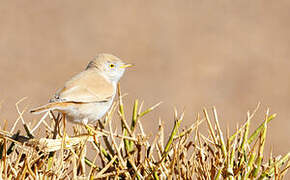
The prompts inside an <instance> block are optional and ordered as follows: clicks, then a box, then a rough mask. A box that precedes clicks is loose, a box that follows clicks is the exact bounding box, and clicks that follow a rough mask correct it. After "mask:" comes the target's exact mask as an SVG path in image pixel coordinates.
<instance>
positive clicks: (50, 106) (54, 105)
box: [30, 102, 73, 114]
mask: <svg viewBox="0 0 290 180" xmlns="http://www.w3.org/2000/svg"><path fill="white" fill-rule="evenodd" d="M72 104H73V103H71V102H53V103H48V104H46V105H43V106H40V107H37V108H34V109H31V110H30V113H33V114H40V113H43V112H47V111H50V110H55V109H63V108H65V107H67V106H69V105H72Z"/></svg>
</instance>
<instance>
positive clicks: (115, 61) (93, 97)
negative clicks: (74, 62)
mask: <svg viewBox="0 0 290 180" xmlns="http://www.w3.org/2000/svg"><path fill="white" fill-rule="evenodd" d="M130 66H132V65H131V64H125V63H124V62H122V61H121V60H120V59H119V58H118V57H116V56H113V55H111V54H99V55H97V56H96V58H95V59H94V60H92V61H90V62H89V64H88V66H87V68H86V69H85V70H84V71H82V72H80V73H79V74H77V75H75V76H73V77H72V78H71V79H70V80H68V81H67V82H66V83H65V85H64V87H63V88H62V89H60V90H59V91H57V92H56V94H55V96H54V98H52V99H51V100H50V101H49V102H50V103H48V104H46V105H44V106H41V107H38V108H35V109H32V110H31V111H30V112H31V113H43V112H47V111H50V110H54V111H58V112H61V113H63V114H64V115H65V117H66V119H67V120H68V121H70V122H73V123H81V124H87V123H93V122H95V121H96V120H98V119H100V118H102V117H103V116H104V115H105V114H106V112H107V111H108V110H109V108H110V107H111V105H112V103H113V100H114V97H115V95H116V90H117V83H118V81H119V80H120V78H121V77H122V76H123V74H124V72H125V69H126V68H127V67H130Z"/></svg>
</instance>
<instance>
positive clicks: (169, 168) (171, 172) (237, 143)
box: [0, 91, 290, 179]
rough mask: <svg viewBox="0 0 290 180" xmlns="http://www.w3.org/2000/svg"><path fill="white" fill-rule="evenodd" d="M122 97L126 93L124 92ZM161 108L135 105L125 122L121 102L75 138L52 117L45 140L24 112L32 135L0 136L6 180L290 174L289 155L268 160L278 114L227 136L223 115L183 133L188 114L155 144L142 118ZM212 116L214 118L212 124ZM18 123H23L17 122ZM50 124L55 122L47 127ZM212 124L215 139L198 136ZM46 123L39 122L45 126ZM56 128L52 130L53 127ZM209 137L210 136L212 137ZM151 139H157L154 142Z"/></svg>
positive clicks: (250, 115) (0, 169) (249, 116)
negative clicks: (116, 123)
mask: <svg viewBox="0 0 290 180" xmlns="http://www.w3.org/2000/svg"><path fill="white" fill-rule="evenodd" d="M119 92H120V91H119ZM158 105H159V104H157V105H155V106H153V107H151V108H148V109H146V110H142V106H143V103H141V105H139V101H138V100H135V103H134V106H133V113H132V117H131V123H130V124H129V123H128V119H127V118H125V112H124V108H123V100H122V96H120V94H119V99H118V103H116V104H115V105H113V107H112V108H111V111H110V112H109V113H108V115H107V116H106V117H105V118H104V119H103V120H99V121H98V122H97V125H96V126H95V127H92V126H86V127H85V128H84V127H81V126H76V127H74V134H73V135H72V136H70V137H68V136H67V135H66V133H64V131H63V126H64V124H63V123H60V122H61V116H60V115H57V116H55V115H54V114H53V113H52V112H49V113H47V114H46V115H45V117H44V118H43V120H42V121H41V123H43V124H44V125H45V127H46V137H43V138H40V139H38V138H35V137H34V135H33V133H34V131H35V130H36V131H44V129H41V126H40V127H38V125H37V127H36V128H31V127H28V126H27V124H26V123H25V121H24V119H23V118H22V114H23V111H20V110H19V108H18V106H17V110H18V113H19V118H18V121H19V120H21V122H22V124H23V126H24V128H25V129H26V135H21V134H20V131H17V132H15V127H16V126H13V129H12V130H11V131H9V132H8V131H5V130H4V129H5V126H4V127H3V128H2V130H1V132H0V138H1V140H0V143H1V144H0V156H1V161H0V162H1V166H0V172H1V177H2V179H82V178H83V179H107V178H109V179H113V178H116V179H166V178H168V179H267V178H273V179H283V177H285V174H286V172H287V169H288V168H289V165H290V163H289V158H290V157H289V156H290V153H288V154H286V155H283V156H278V157H273V156H272V155H270V157H267V159H268V160H267V162H266V160H265V159H266V157H264V147H265V139H266V133H267V126H268V123H269V122H270V121H271V120H272V119H274V118H275V116H276V114H270V113H269V111H267V112H266V113H265V119H264V121H263V122H262V123H261V125H260V126H259V127H258V128H256V130H255V131H254V132H253V133H250V131H249V128H250V125H251V121H252V120H253V117H254V115H255V113H256V112H257V110H258V107H257V108H256V109H255V110H253V112H248V114H247V120H246V122H245V124H244V125H242V126H241V127H239V128H238V129H237V131H236V132H235V133H234V134H232V135H231V136H229V135H228V136H227V137H225V136H224V134H223V132H222V130H221V128H220V124H219V120H218V115H217V112H216V109H215V108H213V109H212V110H210V111H208V110H207V109H204V110H203V115H200V116H199V115H198V116H197V118H196V120H195V122H193V123H192V125H191V126H190V127H189V128H187V129H182V128H180V126H181V122H182V120H183V117H184V116H183V115H184V114H183V113H181V114H178V113H177V112H176V111H175V116H174V124H173V128H172V131H171V134H170V135H169V136H167V135H165V134H164V125H163V123H162V122H160V123H159V125H158V127H157V126H156V129H158V133H157V134H156V135H155V136H154V138H153V140H152V141H151V140H150V138H149V137H148V135H147V134H146V132H145V130H144V129H143V128H142V118H143V116H145V115H146V114H147V113H150V111H152V110H153V109H155V108H156V107H157V106H158ZM117 108H118V110H117V112H118V115H119V117H120V120H121V122H122V125H121V127H120V130H119V132H122V133H119V134H118V133H117V132H118V131H116V130H114V129H112V125H111V124H112V114H113V113H114V112H115V111H116V109H117ZM209 117H213V119H210V118H209ZM18 121H16V123H18ZM47 122H51V123H47ZM201 123H206V124H207V127H208V128H207V129H208V133H202V132H201V131H200V130H199V125H200V124H201ZM39 124H40V123H39ZM49 124H50V125H49ZM207 134H208V135H207ZM151 139H152V138H151ZM89 144H91V145H92V147H93V148H92V151H93V152H94V154H95V158H94V159H91V160H89V159H88V158H86V151H87V146H88V145H89Z"/></svg>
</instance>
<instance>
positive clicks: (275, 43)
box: [0, 0, 290, 154]
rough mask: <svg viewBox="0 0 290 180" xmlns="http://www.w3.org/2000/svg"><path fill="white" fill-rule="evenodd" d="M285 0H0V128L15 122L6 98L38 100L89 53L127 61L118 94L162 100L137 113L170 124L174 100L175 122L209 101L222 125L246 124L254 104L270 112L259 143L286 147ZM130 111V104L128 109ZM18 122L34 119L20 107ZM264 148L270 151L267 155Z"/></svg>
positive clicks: (289, 88)
mask: <svg viewBox="0 0 290 180" xmlns="http://www.w3.org/2000/svg"><path fill="white" fill-rule="evenodd" d="M289 9H290V1H283V0H282V1H279V2H277V1H259V0H257V1H254V2H253V1H250V0H242V1H229V0H223V1H209V0H203V1H201V0H180V1H176V0H174V1H173V0H168V1H138V2H137V1H126V0H125V1H108V0H104V1H42V2H40V1H22V2H17V3H16V2H11V1H1V6H0V69H1V70H0V83H1V86H0V100H3V103H2V108H1V112H0V119H1V122H2V123H0V124H1V125H2V124H3V122H4V119H6V120H8V121H9V122H12V121H14V120H15V119H16V118H17V114H16V111H15V103H16V102H17V101H18V100H19V99H21V98H22V97H24V96H27V97H28V99H27V100H26V101H25V102H23V103H22V106H23V105H27V106H28V107H29V108H32V107H34V106H37V105H40V104H44V103H46V102H47V101H48V98H49V97H51V96H52V95H53V93H54V92H55V91H56V90H57V89H58V88H59V87H61V86H62V85H63V83H64V82H65V81H66V80H67V79H68V78H70V77H71V76H72V75H74V74H75V73H77V72H79V71H81V70H82V69H83V68H84V67H85V66H86V64H87V62H88V61H89V60H91V59H92V57H93V56H94V55H95V54H96V53H98V52H110V53H113V54H115V55H117V56H119V57H121V58H122V59H124V60H126V61H127V62H130V63H134V64H136V66H135V67H134V68H132V69H130V70H128V71H127V72H126V74H125V76H124V78H122V81H121V84H122V89H123V92H126V93H128V94H129V96H127V97H126V99H125V101H126V102H125V103H126V104H127V105H131V104H132V103H133V99H135V98H140V99H141V100H145V107H148V106H150V105H153V104H155V103H157V102H159V101H163V102H164V103H163V104H162V106H161V107H160V108H159V111H155V112H154V113H152V114H151V115H150V116H148V117H147V118H145V119H143V121H144V123H145V128H146V130H147V131H152V132H154V131H156V130H157V126H156V124H157V123H158V117H161V118H162V120H164V121H165V122H166V126H167V127H166V128H168V129H167V131H168V130H169V128H170V127H172V125H173V118H172V117H173V106H176V107H178V109H179V110H182V109H183V108H184V107H185V108H186V119H185V121H184V125H189V124H190V123H192V122H193V120H194V118H195V115H196V113H197V112H201V109H202V107H208V108H210V107H212V106H213V105H215V106H216V107H217V109H218V112H219V115H220V122H221V125H222V127H223V129H226V128H227V127H229V128H231V129H234V128H235V127H236V125H237V124H242V123H243V122H244V121H245V117H246V112H247V110H249V109H253V108H254V107H255V106H256V104H257V103H258V102H259V101H260V102H261V103H262V104H261V109H260V111H259V113H258V116H257V118H255V119H254V121H253V125H255V124H259V123H260V122H261V121H262V120H263V117H264V116H263V113H264V112H265V111H266V108H267V107H270V110H271V112H276V113H278V116H277V118H276V119H275V120H274V121H273V122H272V123H271V126H270V127H269V134H271V135H269V134H268V137H267V138H268V139H269V140H270V141H269V142H268V144H267V148H268V149H269V148H270V147H273V149H274V154H278V153H283V154H284V153H286V152H288V151H289V149H290V140H289V128H290V121H289V119H290V111H289V110H290V83H289V77H290V71H289V68H290V21H289ZM127 110H128V112H131V109H130V108H128V109H127ZM24 117H25V119H26V121H32V120H33V119H34V120H35V119H37V117H35V116H31V115H29V114H28V113H26V114H25V115H24ZM267 152H269V151H267Z"/></svg>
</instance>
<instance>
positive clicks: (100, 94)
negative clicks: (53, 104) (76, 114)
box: [52, 70, 115, 103]
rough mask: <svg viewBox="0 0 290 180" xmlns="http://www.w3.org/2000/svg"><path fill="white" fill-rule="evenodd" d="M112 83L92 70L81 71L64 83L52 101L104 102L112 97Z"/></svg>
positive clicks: (113, 89)
mask: <svg viewBox="0 0 290 180" xmlns="http://www.w3.org/2000/svg"><path fill="white" fill-rule="evenodd" d="M114 94H115V88H114V86H113V84H112V83H110V82H109V81H107V80H106V79H105V78H104V77H103V76H101V75H100V74H98V73H97V72H96V71H93V70H86V71H83V72H81V73H79V74H77V75H76V76H74V77H73V78H72V79H71V80H69V81H67V82H66V83H65V86H64V87H63V88H62V89H60V90H59V91H58V92H57V93H56V95H55V98H54V99H52V101H62V102H80V103H90V102H105V101H108V100H110V99H111V98H112V97H114Z"/></svg>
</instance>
